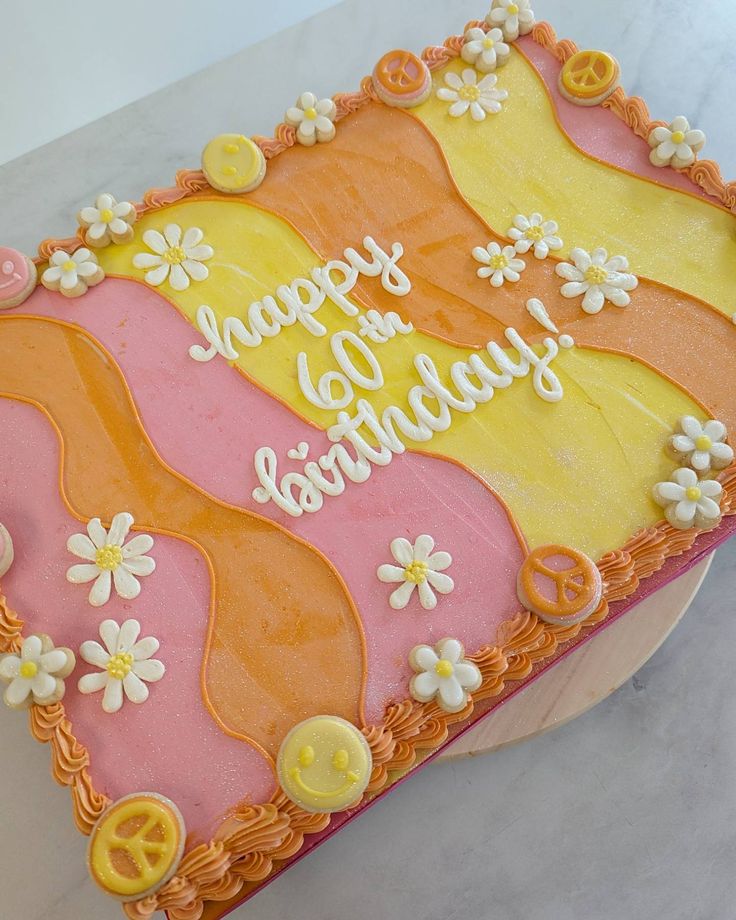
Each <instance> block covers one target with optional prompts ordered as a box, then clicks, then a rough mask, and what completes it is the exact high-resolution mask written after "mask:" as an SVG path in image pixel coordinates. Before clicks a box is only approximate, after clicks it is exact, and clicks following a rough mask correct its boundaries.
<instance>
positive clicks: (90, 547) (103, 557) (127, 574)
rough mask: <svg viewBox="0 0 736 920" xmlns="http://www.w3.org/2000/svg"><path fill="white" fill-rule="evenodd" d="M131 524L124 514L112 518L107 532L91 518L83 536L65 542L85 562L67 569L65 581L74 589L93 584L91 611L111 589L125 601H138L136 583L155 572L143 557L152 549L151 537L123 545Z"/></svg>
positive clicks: (141, 536)
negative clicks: (135, 599)
mask: <svg viewBox="0 0 736 920" xmlns="http://www.w3.org/2000/svg"><path fill="white" fill-rule="evenodd" d="M132 524H133V517H132V515H130V514H128V513H127V512H125V511H124V512H121V513H120V514H116V515H115V517H114V518H113V519H112V524H111V525H110V530H109V531H107V530H105V528H104V527H103V526H102V524H101V522H100V519H99V518H92V520H91V521H90V522H89V524H87V533H86V534H83V533H75V534H72V536H71V537H69V539H68V540H67V543H66V548H67V549H68V550H69V552H70V553H74V555H75V556H79V558H80V559H84V560H85V562H84V564H82V565H73V566H72V567H71V568H70V569H68V571H67V573H66V577H67V581H70V582H71V583H72V584H75V585H81V584H86V583H87V582H90V581H93V582H94V584H93V585H92V588H91V590H90V592H89V602H90V604H92V606H93V607H102V605H103V604H106V603H107V602H108V600H109V599H110V592H111V587H112V585H114V586H115V591H116V592H117V594H119V595H120V597H122V598H124V599H125V600H128V601H130V600H133V599H134V598H136V597H138V595H139V594H140V593H141V585H140V582H139V581H138V579H139V578H141V577H142V576H144V575H150V574H151V572H153V570H154V569H155V568H156V563H155V561H154V560H153V559H152V558H151V557H150V556H146V555H145V554H146V553H147V552H148V551H149V550H150V549H151V547H152V546H153V537H149V536H148V534H145V533H140V534H136V535H135V536H134V537H133V539H132V540H129V541H128V542H127V543H126V542H125V538H126V537H127V536H128V532H129V531H130V528H131V526H132Z"/></svg>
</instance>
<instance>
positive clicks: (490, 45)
mask: <svg viewBox="0 0 736 920" xmlns="http://www.w3.org/2000/svg"><path fill="white" fill-rule="evenodd" d="M495 44H496V43H495V42H494V41H493V39H492V38H488V36H486V37H485V38H484V39H483V47H484V48H485V49H486V50H487V51H490V50H491V48H493V47H494V46H495Z"/></svg>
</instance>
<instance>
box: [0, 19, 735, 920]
mask: <svg viewBox="0 0 736 920" xmlns="http://www.w3.org/2000/svg"><path fill="white" fill-rule="evenodd" d="M482 25H483V24H482V23H480V22H472V23H469V24H468V26H467V27H466V28H471V27H481V26H482ZM532 38H533V40H534V41H535V42H536V43H537V44H539V45H540V46H541V47H544V48H546V49H547V50H549V51H550V52H552V53H553V54H554V55H555V56H556V57H557V59H558V60H559V61H560V62H562V63H564V62H565V61H566V60H568V59H569V58H570V57H571V56H572V55H573V54H574V53H575V52H576V51H577V50H578V49H577V46H576V45H575V44H574V42H571V41H569V40H563V41H558V40H557V38H556V34H555V32H554V29H552V27H551V26H550V25H549V24H547V23H538V24H537V25H536V26H535V27H534V29H533V31H532ZM461 45H462V37H461V36H452V37H451V38H449V39H448V40H447V41H446V42H445V44H444V45H443V46H441V47H430V48H427V49H425V51H424V52H423V54H422V57H423V59H424V61H425V62H426V63H427V65H428V66H429V68H430V69H431V70H435V69H438V68H440V67H442V66H444V65H445V64H447V63H448V62H449V61H450V60H452V59H453V58H456V57H457V56H458V55H459V52H460V47H461ZM334 98H335V103H336V106H337V108H338V116H337V117H338V119H339V118H342V117H345V116H346V115H348V114H350V113H351V112H354V111H356V110H357V109H359V108H360V107H361V106H362V105H365V104H366V103H367V102H368V101H369V100H371V99H373V98H375V96H374V93H373V91H372V88H371V86H370V78H366V79H364V80H363V83H362V85H361V90H360V91H358V92H356V93H343V94H339V95H338V96H336V97H334ZM603 104H604V105H605V106H607V107H608V108H610V109H611V110H612V111H613V112H614V113H615V114H616V115H617V117H619V118H620V119H621V120H622V121H624V122H625V123H626V124H627V125H628V126H629V127H630V128H631V129H632V130H633V131H634V133H635V134H637V135H638V136H640V137H646V136H647V135H648V134H649V132H650V130H651V129H652V128H653V127H655V126H656V125H657V124H661V122H654V121H651V120H650V118H649V112H648V109H647V107H646V104H645V103H644V101H643V100H641V99H639V98H638V97H628V96H626V94H625V93H624V91H623V90H622V89H621V88H619V89H617V90H616V91H615V92H614V93H613V94H612V95H611V96H610V97H609V98H608V99H607V100H606V101H605V102H604V103H603ZM255 141H256V143H258V144H259V146H260V147H261V149H262V150H263V152H264V155H265V156H266V157H267V158H273V157H275V156H277V155H278V154H279V153H281V152H283V151H284V150H286V149H288V148H289V147H291V146H293V144H294V143H295V132H294V129H292V128H290V127H289V126H287V125H283V124H282V125H279V126H278V127H277V129H276V133H275V137H273V138H265V137H257V138H255ZM681 171H682V172H684V173H686V174H687V175H688V176H689V178H690V179H691V180H692V181H693V182H694V183H695V184H696V185H698V186H699V187H700V188H702V189H703V190H705V191H706V192H707V193H708V194H710V195H712V196H713V197H715V198H717V199H718V200H720V201H721V202H722V203H723V204H724V205H725V206H726V207H728V208H731V209H732V210H736V182H729V183H726V182H725V181H724V179H723V177H722V175H721V172H720V169H719V168H718V166H717V164H715V163H713V162H712V161H709V160H696V161H695V163H694V164H693V165H692V166H690V167H688V168H687V169H685V170H681ZM208 187H209V186H208V183H207V182H206V180H205V179H204V176H203V174H202V173H201V172H200V171H199V170H181V171H180V172H179V173H177V176H176V185H175V186H174V187H173V188H169V189H153V190H151V191H149V192H148V193H147V194H146V196H145V198H144V201H143V203H141V204H138V205H136V210H137V211H138V214H139V215H140V214H143V213H146V212H147V211H149V210H154V209H157V208H161V207H165V206H166V205H168V204H171V203H173V202H176V201H179V200H181V199H182V198H186V197H189V196H192V195H196V194H197V193H198V192H202V191H204V190H206V189H207V188H208ZM80 243H81V236H76V237H73V238H71V239H65V240H56V239H48V240H44V241H43V242H42V243H41V244H40V246H39V260H38V261H45V260H47V259H48V258H49V256H50V255H51V253H53V252H54V251H55V250H56V249H63V248H68V247H73V246H75V245H79V244H80ZM718 478H719V479H720V481H721V483H722V485H723V488H724V498H723V501H722V509H723V512H724V515H733V514H736V465H734V466H732V467H730V468H729V469H727V470H726V471H724V472H723V473H722V474H721V475H720V476H719V477H718ZM696 537H697V532H696V531H681V530H675V529H674V528H672V527H671V526H670V525H669V524H668V523H666V522H661V523H659V524H657V525H656V526H654V527H649V528H647V529H646V530H643V531H641V532H640V533H639V534H637V535H635V536H634V537H633V538H632V539H631V540H629V541H628V542H627V543H626V544H625V545H624V546H623V547H622V548H621V549H619V550H616V551H614V552H610V553H607V554H606V555H605V556H604V557H603V558H602V559H601V560H600V562H599V563H598V567H599V569H600V571H601V575H602V577H603V581H604V597H603V600H602V601H601V603H600V605H599V607H598V608H597V609H596V610H595V611H594V612H593V613H592V614H591V615H590V616H589V617H588V618H587V619H586V620H584V621H583V622H582V623H578V624H574V625H572V626H565V627H563V626H553V625H551V624H546V623H543V622H542V621H540V620H539V619H538V618H537V617H536V616H535V615H534V614H532V613H529V612H528V611H522V612H520V613H519V614H518V615H517V616H516V617H515V618H514V619H513V620H511V621H509V622H508V623H506V624H504V625H503V626H502V627H501V629H500V630H499V635H498V637H497V641H498V644H497V645H496V646H487V647H484V648H482V649H480V650H479V651H478V652H477V653H476V654H475V655H473V656H471V657H472V660H474V661H475V662H476V663H477V665H478V667H479V668H480V669H481V673H482V675H483V683H482V685H481V688H480V690H479V691H477V692H476V693H475V694H474V698H475V700H476V701H479V700H482V699H485V698H488V697H492V696H497V695H499V694H501V693H502V692H503V690H504V687H505V686H506V685H507V684H508V683H509V682H510V681H519V680H524V679H525V678H527V677H528V676H529V675H530V674H531V673H532V671H533V668H534V666H535V664H537V663H538V662H540V661H542V660H544V659H545V658H548V657H550V656H552V655H553V654H555V653H556V652H557V650H558V648H559V647H560V645H562V644H563V643H566V642H570V641H571V640H573V639H574V638H575V637H576V636H577V635H578V634H579V633H580V632H581V631H582V630H584V629H589V628H591V627H593V626H595V625H596V624H597V623H599V622H601V621H602V620H603V619H604V618H605V616H606V615H607V612H608V604H609V602H614V601H618V600H622V599H623V598H625V597H628V596H630V595H631V594H632V593H633V592H635V591H636V590H637V588H638V586H639V584H640V581H641V579H642V578H646V577H647V576H648V575H651V574H652V573H654V572H656V571H658V570H659V569H660V568H661V567H662V566H663V565H664V563H665V561H666V559H668V558H670V557H672V556H676V555H679V554H681V553H683V552H685V551H687V550H688V549H689V548H691V546H692V545H693V543H694V542H695V539H696ZM22 626H23V624H22V621H21V620H20V619H19V618H18V617H17V616H16V615H15V614H14V613H13V611H12V610H10V609H9V608H8V607H7V605H6V603H5V598H4V597H2V596H1V595H0V651H14V650H17V649H18V647H19V643H20V636H21V631H22ZM472 709H473V702H472V701H470V702H469V703H468V706H467V707H466V708H465V709H464V710H463V711H462V712H460V713H454V714H449V713H446V712H444V711H442V710H440V709H439V708H438V707H437V706H436V705H435V704H433V703H431V704H419V703H416V702H415V701H412V700H406V701H404V702H402V703H397V704H394V705H392V706H390V707H389V708H388V710H387V712H386V716H385V719H384V722H383V724H382V725H380V726H369V727H366V728H365V729H364V733H365V736H366V738H367V740H368V743H369V745H370V747H371V750H372V752H373V756H374V767H373V773H372V776H371V782H370V784H369V786H368V789H367V792H366V797H371V796H373V795H375V794H377V793H378V792H380V791H381V790H382V789H383V788H384V787H385V786H386V785H387V784H388V783H389V782H390V780H391V775H392V774H393V773H400V772H403V771H405V770H407V769H409V768H410V767H411V766H412V765H413V764H414V763H415V762H416V760H417V753H418V752H420V751H426V750H431V749H433V748H435V747H437V746H438V745H439V744H441V743H442V742H443V741H444V740H445V738H446V737H447V734H448V728H449V726H450V725H451V724H453V723H455V722H458V721H461V720H463V719H465V718H467V717H468V716H469V715H470V713H471V712H472ZM31 729H32V732H33V734H34V737H36V738H37V739H38V740H39V741H43V742H46V743H50V744H51V748H52V762H53V772H54V776H55V778H56V779H57V781H58V782H61V783H62V784H64V785H70V786H71V787H72V793H73V801H74V812H75V820H76V822H77V824H78V826H79V828H80V830H82V832H83V833H86V834H89V833H90V831H91V828H92V825H93V824H94V821H95V820H96V818H97V817H99V815H100V814H101V812H102V811H103V810H104V808H105V807H107V804H108V800H107V799H106V797H105V796H104V795H102V794H100V793H97V792H95V790H94V788H93V786H92V783H91V780H90V777H89V774H88V771H87V767H88V762H89V758H88V755H87V752H86V751H85V750H84V748H83V747H82V746H81V745H80V744H79V743H78V742H76V740H75V739H74V736H73V734H72V727H71V725H70V723H69V722H68V720H66V719H65V717H64V708H63V705H62V704H56V705H55V706H52V707H35V708H34V710H33V711H32V713H31ZM233 821H236V822H237V827H236V828H233V827H232V825H233ZM329 821H330V818H329V816H328V815H314V814H311V813H306V812H302V811H301V810H300V809H299V808H298V807H297V806H295V805H293V804H292V803H290V802H288V801H287V800H286V799H285V797H284V796H283V795H282V794H281V793H277V794H276V795H275V796H274V799H273V800H272V802H270V803H268V804H266V805H257V806H248V808H245V809H242V810H240V811H239V812H238V813H237V816H236V818H235V819H232V818H231V819H228V821H227V822H226V824H227V827H228V832H227V834H226V835H225V836H223V837H222V838H221V839H218V840H215V841H212V842H210V843H208V844H201V845H199V846H197V847H195V848H194V849H192V850H191V851H190V852H189V853H188V854H187V855H186V856H185V857H184V859H183V860H182V863H181V865H180V866H179V871H178V874H177V875H176V876H174V878H172V879H171V880H170V881H169V882H168V883H167V884H166V885H165V886H163V887H162V888H161V889H160V890H159V891H158V892H156V893H155V894H154V895H151V896H149V897H147V898H144V899H141V900H139V901H136V902H132V903H128V904H125V905H124V910H125V913H126V915H127V916H128V917H130V918H132V920H145V918H149V917H151V916H152V915H153V914H154V913H155V912H156V911H157V910H166V911H168V914H169V917H170V918H171V920H198V918H199V917H201V915H202V911H203V907H204V902H205V901H207V900H212V901H224V900H228V899H230V898H233V897H235V896H236V895H237V894H238V893H239V892H240V891H241V890H242V887H243V885H244V884H246V883H247V882H248V881H253V880H260V879H263V878H265V877H267V876H268V874H270V872H271V871H272V870H273V868H274V862H275V861H278V860H279V859H287V858H289V857H290V856H292V855H294V854H295V853H296V852H297V851H298V850H299V849H300V847H301V845H302V842H303V838H304V835H305V834H308V833H318V832H320V831H322V830H324V829H325V828H326V827H327V826H328V824H329Z"/></svg>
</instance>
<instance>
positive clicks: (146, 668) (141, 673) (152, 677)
mask: <svg viewBox="0 0 736 920" xmlns="http://www.w3.org/2000/svg"><path fill="white" fill-rule="evenodd" d="M133 671H134V672H135V673H136V674H137V675H138V677H140V679H141V680H147V681H149V682H150V683H152V684H153V683H156V681H158V680H161V678H162V677H163V676H164V674H165V673H166V668H165V667H164V665H163V662H161V661H158V660H157V659H155V658H152V659H150V660H148V659H146V660H145V661H136V662H135V664H134V665H133Z"/></svg>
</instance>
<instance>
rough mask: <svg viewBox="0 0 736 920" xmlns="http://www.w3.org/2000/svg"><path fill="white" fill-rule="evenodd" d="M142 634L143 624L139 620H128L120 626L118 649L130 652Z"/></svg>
mask: <svg viewBox="0 0 736 920" xmlns="http://www.w3.org/2000/svg"><path fill="white" fill-rule="evenodd" d="M116 587H117V586H116ZM140 634H141V624H140V623H139V622H138V620H133V619H131V620H126V621H125V622H124V623H123V625H122V626H121V627H120V635H119V636H118V649H119V650H120V651H123V652H129V651H130V650H131V649H132V648H133V646H134V645H135V644H136V642H137V641H138V636H140Z"/></svg>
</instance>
